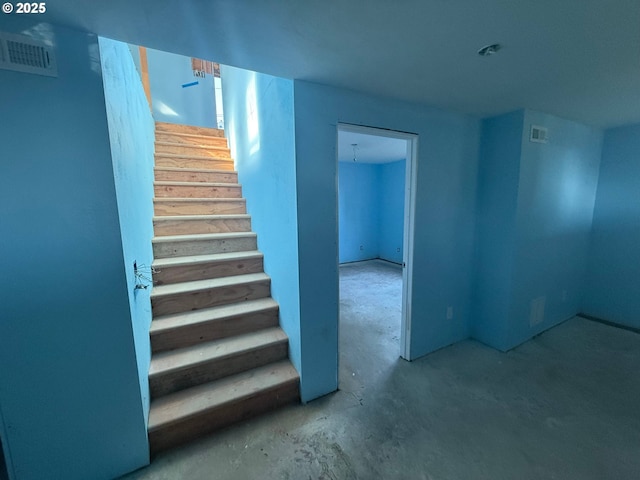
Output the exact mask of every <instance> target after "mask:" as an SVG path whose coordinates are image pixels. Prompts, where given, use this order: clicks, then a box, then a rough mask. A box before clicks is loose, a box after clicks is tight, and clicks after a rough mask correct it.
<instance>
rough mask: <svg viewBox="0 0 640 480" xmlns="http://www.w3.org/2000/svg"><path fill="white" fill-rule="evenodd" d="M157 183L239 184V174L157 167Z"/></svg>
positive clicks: (223, 171)
mask: <svg viewBox="0 0 640 480" xmlns="http://www.w3.org/2000/svg"><path fill="white" fill-rule="evenodd" d="M154 172H155V179H156V182H203V183H238V173H237V172H232V171H229V170H206V169H199V168H179V167H156V168H155V169H154Z"/></svg>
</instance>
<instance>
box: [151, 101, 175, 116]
mask: <svg viewBox="0 0 640 480" xmlns="http://www.w3.org/2000/svg"><path fill="white" fill-rule="evenodd" d="M153 106H154V108H155V109H156V110H158V112H160V113H162V114H163V115H170V116H172V117H179V116H180V115H178V112H176V111H175V110H174V109H173V108H171V107H170V106H169V105H167V104H166V103H164V102H162V101H160V100H155V99H154V101H153Z"/></svg>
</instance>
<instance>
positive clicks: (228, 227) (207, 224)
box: [153, 215, 251, 236]
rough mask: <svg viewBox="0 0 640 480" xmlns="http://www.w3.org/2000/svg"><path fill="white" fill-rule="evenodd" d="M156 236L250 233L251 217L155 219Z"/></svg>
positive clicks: (164, 217) (188, 216) (210, 216)
mask: <svg viewBox="0 0 640 480" xmlns="http://www.w3.org/2000/svg"><path fill="white" fill-rule="evenodd" d="M153 231H154V233H155V235H156V236H163V235H192V234H197V233H226V232H250V231H251V216H249V215H177V216H169V215H165V216H160V217H153Z"/></svg>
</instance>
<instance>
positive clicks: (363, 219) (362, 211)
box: [338, 160, 406, 264]
mask: <svg viewBox="0 0 640 480" xmlns="http://www.w3.org/2000/svg"><path fill="white" fill-rule="evenodd" d="M405 168H406V162H405V161H404V160H401V161H395V162H389V163H382V164H370V163H350V162H339V164H338V182H339V185H338V190H339V194H338V209H339V211H338V221H339V239H340V248H339V252H340V263H347V262H359V261H362V260H370V259H375V258H380V259H382V260H387V261H389V262H394V263H398V264H401V263H402V255H403V237H404V183H405Z"/></svg>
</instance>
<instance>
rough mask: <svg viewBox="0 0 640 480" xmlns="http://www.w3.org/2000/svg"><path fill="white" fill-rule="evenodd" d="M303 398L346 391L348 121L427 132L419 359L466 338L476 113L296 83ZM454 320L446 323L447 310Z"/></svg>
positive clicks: (415, 313)
mask: <svg viewBox="0 0 640 480" xmlns="http://www.w3.org/2000/svg"><path fill="white" fill-rule="evenodd" d="M294 101H295V106H296V109H295V134H296V141H295V147H296V168H297V171H296V174H297V177H296V178H297V192H298V226H299V229H298V239H299V242H298V246H299V263H300V314H301V341H302V369H303V372H305V382H304V384H303V390H304V397H305V398H306V399H312V398H315V397H319V396H321V395H324V394H326V393H329V392H331V391H333V390H335V389H336V387H337V372H338V370H337V362H338V308H339V307H338V242H337V240H338V237H337V230H338V219H337V212H338V199H337V183H338V182H337V173H338V172H337V162H336V161H335V159H336V138H337V132H336V129H337V124H338V123H339V122H344V123H351V124H357V125H367V126H374V127H382V128H388V129H392V130H398V131H405V132H414V133H417V134H418V135H419V149H418V151H419V157H418V165H417V172H418V173H417V199H416V203H417V205H416V218H415V249H414V270H413V300H412V343H411V355H412V358H417V357H419V356H421V355H424V354H426V353H429V352H431V351H434V350H436V349H438V348H440V347H443V346H446V345H449V344H451V343H454V342H456V341H458V340H461V339H464V338H467V337H468V336H469V332H470V318H471V305H470V297H471V292H470V290H471V280H470V279H471V265H472V252H473V236H474V225H475V221H474V218H475V217H474V213H475V202H476V177H477V158H478V145H479V130H480V129H479V126H480V122H479V121H478V120H477V119H474V118H472V117H468V116H465V115H460V114H457V113H452V112H446V111H442V110H437V109H433V108H428V107H422V106H417V105H412V104H407V103H403V102H398V101H393V100H387V99H383V98H377V97H371V96H367V95H362V94H359V93H356V92H352V91H348V90H342V89H337V88H332V87H326V86H322V85H317V84H312V83H308V82H303V81H294ZM449 305H451V306H453V308H454V319H453V320H446V311H447V306H449Z"/></svg>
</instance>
